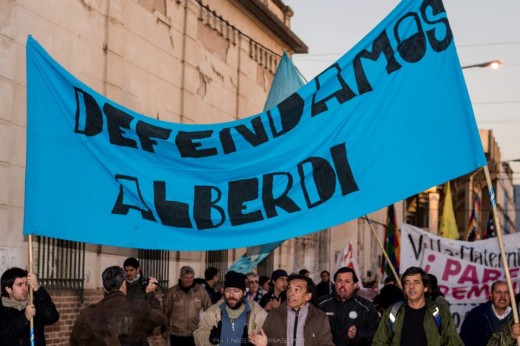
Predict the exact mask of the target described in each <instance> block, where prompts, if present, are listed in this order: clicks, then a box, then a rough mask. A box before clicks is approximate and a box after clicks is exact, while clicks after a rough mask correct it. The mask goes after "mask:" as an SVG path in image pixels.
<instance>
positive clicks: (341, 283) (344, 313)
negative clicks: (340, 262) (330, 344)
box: [319, 267, 379, 346]
mask: <svg viewBox="0 0 520 346" xmlns="http://www.w3.org/2000/svg"><path fill="white" fill-rule="evenodd" d="M358 288H359V287H358V277H357V275H356V272H355V271H354V270H353V269H352V268H348V267H342V268H339V269H338V270H337V271H336V273H335V274H334V291H333V292H332V295H329V296H325V297H322V298H321V299H322V301H321V302H320V305H319V306H320V309H322V310H323V311H325V313H326V314H327V316H328V317H329V322H330V329H331V331H332V340H333V341H334V344H335V345H336V346H346V345H370V344H371V343H372V338H373V337H374V334H375V333H376V330H377V327H378V325H379V318H378V315H377V310H376V309H375V307H374V306H373V305H372V303H371V302H369V301H368V300H367V299H365V298H363V297H360V296H358V295H357V293H356V292H357V290H358Z"/></svg>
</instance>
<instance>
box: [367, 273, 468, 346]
mask: <svg viewBox="0 0 520 346" xmlns="http://www.w3.org/2000/svg"><path fill="white" fill-rule="evenodd" d="M401 284H402V286H403V287H404V296H405V298H406V302H404V303H403V302H397V303H394V304H393V305H392V306H390V307H389V308H388V309H386V310H385V312H384V313H383V316H382V318H381V323H380V324H379V328H378V329H377V332H376V335H374V339H373V340H372V345H373V346H382V345H392V346H398V345H400V346H427V345H439V346H463V345H464V344H463V343H462V340H461V339H460V337H459V335H458V334H457V329H456V327H455V323H453V319H452V318H451V314H450V313H449V311H446V310H445V309H444V308H443V307H442V306H437V305H435V303H434V302H433V301H432V300H431V299H428V295H429V292H430V281H429V277H428V274H426V272H425V271H424V270H423V269H422V268H419V267H410V268H408V269H406V271H405V272H404V273H403V275H402V277H401ZM472 346H473V345H472Z"/></svg>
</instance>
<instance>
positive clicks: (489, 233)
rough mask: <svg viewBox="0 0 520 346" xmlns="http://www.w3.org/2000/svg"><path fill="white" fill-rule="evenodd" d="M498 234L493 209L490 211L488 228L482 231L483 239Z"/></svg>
mask: <svg viewBox="0 0 520 346" xmlns="http://www.w3.org/2000/svg"><path fill="white" fill-rule="evenodd" d="M496 236H497V234H496V232H495V222H494V221H493V211H490V212H489V217H488V221H487V224H486V230H485V231H484V232H482V239H487V238H493V237H496Z"/></svg>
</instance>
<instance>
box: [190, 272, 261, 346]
mask: <svg viewBox="0 0 520 346" xmlns="http://www.w3.org/2000/svg"><path fill="white" fill-rule="evenodd" d="M245 290H246V276H245V275H244V274H241V273H237V272H235V271H229V272H227V273H226V276H225V279H224V302H222V303H217V304H214V305H212V306H211V307H210V308H209V309H208V310H207V311H206V312H205V313H204V315H203V316H202V319H201V320H200V323H199V328H198V329H197V330H196V331H195V332H194V333H193V335H194V337H195V344H196V345H197V346H205V345H241V344H242V345H246V344H247V342H248V333H255V334H257V333H259V331H260V328H262V325H263V324H264V321H265V317H266V316H267V313H266V312H265V310H264V309H262V307H261V306H260V305H258V304H257V303H256V302H255V301H252V300H246V299H244V294H245Z"/></svg>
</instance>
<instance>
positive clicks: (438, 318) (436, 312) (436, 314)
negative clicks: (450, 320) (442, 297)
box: [433, 303, 442, 334]
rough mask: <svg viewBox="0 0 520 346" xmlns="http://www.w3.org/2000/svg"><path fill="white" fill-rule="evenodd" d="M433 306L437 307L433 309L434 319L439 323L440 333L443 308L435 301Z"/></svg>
mask: <svg viewBox="0 0 520 346" xmlns="http://www.w3.org/2000/svg"><path fill="white" fill-rule="evenodd" d="M433 306H434V307H435V309H434V310H433V319H434V320H435V324H436V325H437V329H438V330H439V334H440V333H441V326H442V321H441V310H440V309H439V307H438V306H437V304H435V303H433Z"/></svg>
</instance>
